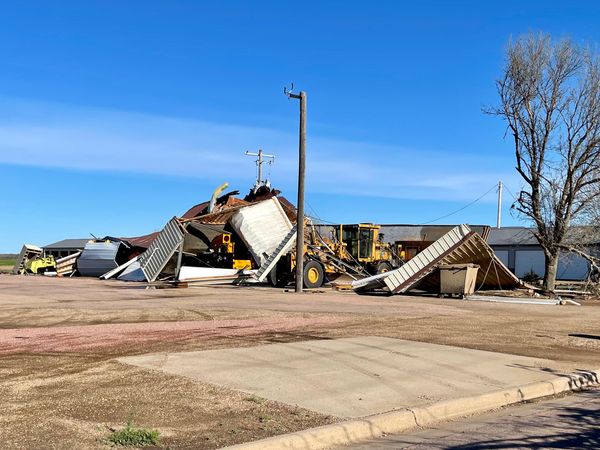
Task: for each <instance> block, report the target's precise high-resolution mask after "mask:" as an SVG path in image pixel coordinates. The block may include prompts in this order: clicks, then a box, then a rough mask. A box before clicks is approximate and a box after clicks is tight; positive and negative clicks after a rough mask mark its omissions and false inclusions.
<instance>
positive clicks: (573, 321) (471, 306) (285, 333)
mask: <svg viewBox="0 0 600 450" xmlns="http://www.w3.org/2000/svg"><path fill="white" fill-rule="evenodd" d="M598 324H600V308H598V307H597V306H596V302H594V301H590V302H587V303H586V304H585V305H584V306H582V307H574V306H538V305H509V304H492V303H483V302H464V301H459V300H449V299H445V300H440V299H437V298H423V297H406V296H395V297H381V296H358V295H356V294H354V293H352V292H332V291H323V292H322V293H310V294H302V295H295V294H293V293H284V292H282V291H281V290H277V289H268V288H231V287H213V288H209V287H206V288H198V289H170V290H164V289H140V288H139V286H138V285H134V284H127V283H121V282H101V281H98V280H95V279H82V278H79V279H75V278H73V279H52V278H46V277H34V276H30V277H17V276H9V275H0V354H1V355H2V356H0V357H1V358H2V364H0V406H1V407H0V440H1V442H2V443H3V445H4V446H6V447H7V448H57V449H59V448H104V449H106V448H108V447H107V445H106V444H105V442H104V439H105V438H106V436H108V433H109V431H108V428H107V427H118V426H122V425H124V423H125V422H126V421H127V420H128V419H129V418H131V417H132V418H133V420H134V421H135V422H136V423H139V424H140V425H143V426H146V427H151V428H156V429H158V430H159V431H160V432H161V435H162V436H163V441H162V442H163V443H162V444H161V445H162V447H164V448H167V447H169V448H173V449H179V448H216V447H219V446H223V445H228V444H233V443H237V442H243V441H247V440H250V439H257V438H262V437H266V436H270V435H274V434H278V433H284V432H288V431H293V430H298V429H303V428H306V427H310V426H316V425H322V424H325V423H329V422H331V421H335V420H336V418H334V417H329V416H323V415H319V414H317V413H314V412H311V411H306V410H302V409H300V408H296V407H294V406H292V405H284V404H279V403H276V402H269V401H265V400H262V399H258V398H248V397H247V396H245V395H244V394H242V393H240V392H236V391H231V390H227V389H223V388H217V387H215V386H212V385H208V384H203V383H199V382H194V381H191V380H187V379H184V378H181V377H175V376H170V375H166V374H161V373H158V372H153V371H148V370H143V369H137V368H133V367H128V366H125V365H122V364H119V363H117V362H115V361H114V358H115V357H118V356H125V355H136V354H142V353H149V352H171V351H185V350H200V349H218V348H229V347H240V346H252V345H258V344H261V343H271V342H292V341H301V340H307V339H330V338H336V337H347V336H360V335H379V336H389V337H398V338H403V339H411V340H417V341H423V342H432V343H438V344H448V345H457V346H462V347H467V348H475V349H482V350H490V351H499V352H505V353H513V354H518V355H523V356H533V357H538V358H547V359H551V360H555V361H557V362H558V363H559V364H558V365H559V366H560V367H561V368H564V369H565V370H569V369H573V368H586V367H594V368H595V367H597V366H598V365H599V364H598V361H600V325H598Z"/></svg>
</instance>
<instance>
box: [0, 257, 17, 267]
mask: <svg viewBox="0 0 600 450" xmlns="http://www.w3.org/2000/svg"><path fill="white" fill-rule="evenodd" d="M15 261H16V260H15V259H7V258H5V259H0V266H14V265H15Z"/></svg>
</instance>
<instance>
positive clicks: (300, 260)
mask: <svg viewBox="0 0 600 450" xmlns="http://www.w3.org/2000/svg"><path fill="white" fill-rule="evenodd" d="M293 89H294V85H293V84H292V87H291V89H290V90H289V91H288V90H287V89H286V88H283V93H284V94H285V95H287V96H288V98H294V99H297V100H300V133H299V134H300V136H299V145H298V212H297V215H296V230H297V233H296V292H297V293H301V292H302V286H303V278H304V177H305V167H306V166H305V163H306V92H304V91H300V93H299V94H294V93H292V90H293Z"/></svg>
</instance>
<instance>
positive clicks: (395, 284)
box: [352, 225, 471, 293]
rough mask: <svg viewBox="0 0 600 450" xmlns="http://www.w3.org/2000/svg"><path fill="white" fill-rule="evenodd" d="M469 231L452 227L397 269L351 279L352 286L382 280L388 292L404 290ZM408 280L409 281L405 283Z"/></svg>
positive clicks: (365, 286)
mask: <svg viewBox="0 0 600 450" xmlns="http://www.w3.org/2000/svg"><path fill="white" fill-rule="evenodd" d="M470 232H471V229H470V228H469V227H468V226H467V225H459V226H457V227H454V228H453V229H452V230H450V231H449V232H448V233H446V234H445V235H443V236H442V237H441V238H440V239H438V240H437V241H435V242H434V243H433V244H431V245H430V246H428V247H427V248H426V249H425V250H423V251H422V252H421V253H419V254H417V255H416V256H415V257H413V258H412V259H410V260H409V261H408V262H407V263H406V264H404V265H402V266H401V267H399V268H398V269H395V270H391V271H389V272H385V273H382V274H379V275H375V276H373V277H369V278H363V279H362V280H356V281H353V282H352V288H353V289H371V288H375V287H378V286H382V282H383V283H385V286H386V287H387V288H388V289H389V290H390V292H394V293H397V292H404V291H405V290H407V289H408V288H410V286H413V285H414V283H415V282H416V281H417V280H418V279H420V278H422V277H423V276H425V275H427V274H428V273H430V272H431V271H432V270H433V269H434V268H435V264H433V263H434V262H435V261H439V262H441V260H442V258H443V257H444V255H445V254H446V253H447V252H448V251H449V250H450V249H451V248H452V247H454V246H455V245H458V244H459V243H460V242H461V241H462V240H463V239H464V238H465V237H466V236H467V235H468V234H469V233H470ZM409 281H410V283H409V284H407V282H409Z"/></svg>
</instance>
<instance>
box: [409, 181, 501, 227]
mask: <svg viewBox="0 0 600 450" xmlns="http://www.w3.org/2000/svg"><path fill="white" fill-rule="evenodd" d="M497 186H498V185H497V184H494V185H493V186H492V187H491V188H490V189H489V190H488V191H486V192H485V193H484V194H483V195H482V196H480V197H478V198H476V199H475V200H473V201H472V202H471V203H468V204H466V205H465V206H463V207H462V208H459V209H457V210H456V211H453V212H451V213H449V214H446V215H445V216H441V217H438V218H437V219H433V220H430V221H429V222H425V223H421V224H420V225H429V224H430V223H433V222H437V221H438V220H442V219H445V218H446V217H450V216H453V215H454V214H456V213H459V212H461V211H463V210H465V209H467V208H468V207H469V206H472V205H474V204H475V203H477V202H478V201H479V200H481V199H482V198H483V197H485V196H486V195H488V194H489V193H490V192H492V191H493V190H494V189H496V187H497Z"/></svg>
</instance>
